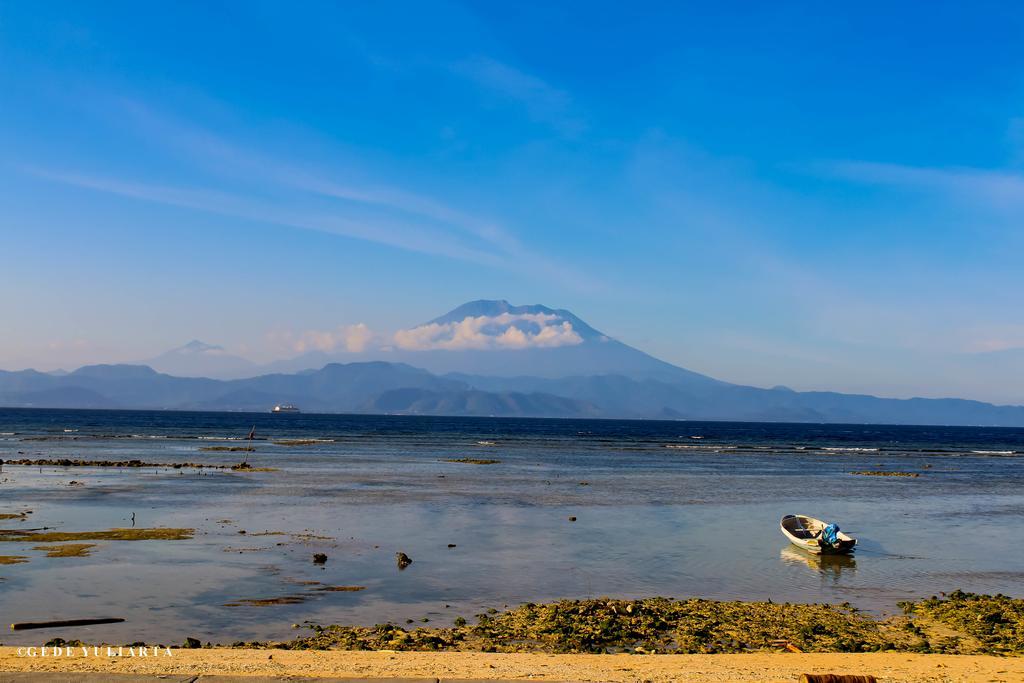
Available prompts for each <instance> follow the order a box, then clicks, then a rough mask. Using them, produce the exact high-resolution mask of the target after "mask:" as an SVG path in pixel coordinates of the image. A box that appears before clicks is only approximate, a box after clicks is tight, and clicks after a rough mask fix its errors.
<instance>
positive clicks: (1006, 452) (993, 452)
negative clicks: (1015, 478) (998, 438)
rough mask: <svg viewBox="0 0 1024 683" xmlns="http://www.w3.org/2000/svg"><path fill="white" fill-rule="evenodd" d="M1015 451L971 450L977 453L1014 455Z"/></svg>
mask: <svg viewBox="0 0 1024 683" xmlns="http://www.w3.org/2000/svg"><path fill="white" fill-rule="evenodd" d="M1016 452H1017V451H971V453H977V454H978V455H1014V454H1015V453H1016Z"/></svg>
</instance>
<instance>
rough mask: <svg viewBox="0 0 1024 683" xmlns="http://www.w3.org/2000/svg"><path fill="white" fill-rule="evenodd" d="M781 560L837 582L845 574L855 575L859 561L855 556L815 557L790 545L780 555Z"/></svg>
mask: <svg viewBox="0 0 1024 683" xmlns="http://www.w3.org/2000/svg"><path fill="white" fill-rule="evenodd" d="M779 558H780V559H781V560H782V561H783V562H785V563H786V564H789V565H804V566H806V567H808V568H810V569H812V570H814V571H815V572H819V573H821V574H823V575H826V576H831V577H832V578H834V579H836V580H838V579H839V578H840V576H842V574H843V572H846V573H848V574H853V573H854V572H856V571H857V560H856V559H855V558H854V557H853V555H815V554H813V553H808V552H805V551H803V550H800V549H798V548H794V547H793V546H791V545H788V546H786V547H785V548H783V549H782V551H781V552H780V553H779Z"/></svg>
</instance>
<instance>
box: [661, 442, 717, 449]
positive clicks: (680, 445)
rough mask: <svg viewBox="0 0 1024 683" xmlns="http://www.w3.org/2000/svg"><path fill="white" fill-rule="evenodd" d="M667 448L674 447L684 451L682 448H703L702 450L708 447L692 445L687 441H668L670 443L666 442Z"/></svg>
mask: <svg viewBox="0 0 1024 683" xmlns="http://www.w3.org/2000/svg"><path fill="white" fill-rule="evenodd" d="M665 448H674V449H676V450H680V451H682V450H702V451H703V450H707V449H705V447H704V446H691V445H690V444H685V443H668V444H665Z"/></svg>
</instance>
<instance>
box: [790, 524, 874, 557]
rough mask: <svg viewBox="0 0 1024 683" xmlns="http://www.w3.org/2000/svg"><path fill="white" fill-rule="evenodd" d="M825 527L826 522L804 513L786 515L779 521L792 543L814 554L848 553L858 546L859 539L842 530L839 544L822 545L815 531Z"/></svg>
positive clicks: (839, 535) (839, 534) (838, 535)
mask: <svg viewBox="0 0 1024 683" xmlns="http://www.w3.org/2000/svg"><path fill="white" fill-rule="evenodd" d="M824 527H825V522H823V521H821V520H820V519H815V518H814V517H806V516H804V515H786V516H785V517H783V518H782V521H781V522H779V529H781V530H782V535H783V536H785V537H786V538H787V539H788V540H789V542H790V543H792V544H793V545H794V546H796V547H797V548H800V549H801V550H804V551H806V552H809V553H811V554H813V555H846V554H848V553H851V552H853V549H854V548H855V547H857V539H855V538H852V537H851V536H847V535H846V534H844V533H843V532H842V531H840V532H839V533H838V534H836V536H837V537H838V538H839V545H837V546H830V545H822V544H821V543H819V542H818V539H817V537H816V536H815V532H820V530H821V529H822V528H824Z"/></svg>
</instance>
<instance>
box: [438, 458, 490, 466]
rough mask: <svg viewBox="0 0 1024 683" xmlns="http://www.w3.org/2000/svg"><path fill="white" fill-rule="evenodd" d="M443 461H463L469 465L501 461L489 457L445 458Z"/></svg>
mask: <svg viewBox="0 0 1024 683" xmlns="http://www.w3.org/2000/svg"><path fill="white" fill-rule="evenodd" d="M442 462H461V463H466V464H468V465H496V464H498V463H499V462H501V461H500V460H491V459H488V458H445V459H444V460H443V461H442Z"/></svg>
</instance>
